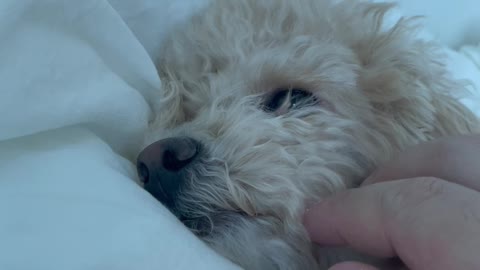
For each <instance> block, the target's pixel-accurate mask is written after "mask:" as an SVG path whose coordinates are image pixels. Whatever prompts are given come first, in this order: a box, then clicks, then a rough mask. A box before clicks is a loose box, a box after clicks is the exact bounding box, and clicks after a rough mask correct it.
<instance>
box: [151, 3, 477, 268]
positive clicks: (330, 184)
mask: <svg viewBox="0 0 480 270" xmlns="http://www.w3.org/2000/svg"><path fill="white" fill-rule="evenodd" d="M390 7H391V5H389V4H373V3H369V2H359V1H350V0H345V1H336V3H334V2H333V1H327V0H297V1H291V0H216V1H213V2H212V3H211V4H210V5H209V6H208V7H207V8H206V9H205V10H203V11H202V12H201V13H199V14H198V15H196V16H194V17H193V18H192V19H191V21H189V22H188V23H186V24H184V25H182V26H181V27H179V28H178V29H176V30H175V31H174V32H173V34H172V36H171V37H170V39H169V40H168V42H167V44H166V45H165V47H164V51H163V53H162V54H161V55H162V58H161V59H159V60H158V62H157V66H158V71H159V74H160V77H161V79H162V82H163V87H164V89H163V92H162V95H163V99H162V106H161V110H160V111H158V112H156V113H157V114H156V115H157V117H156V119H155V121H154V122H153V123H152V128H151V131H150V132H149V134H148V136H147V139H146V142H145V145H148V144H150V143H151V142H153V141H156V140H159V139H163V138H167V137H174V136H189V137H192V138H195V139H196V140H198V141H200V142H201V143H202V145H203V148H202V151H203V152H202V156H201V158H200V159H199V160H198V161H197V162H196V164H195V165H194V166H192V167H190V168H189V174H188V181H189V182H188V187H186V188H184V189H183V190H182V192H181V195H180V197H179V198H178V200H177V201H176V204H175V207H174V208H173V209H171V210H172V212H173V213H175V214H176V215H177V216H179V217H182V220H183V221H184V223H185V224H186V225H187V226H188V227H189V228H190V229H192V231H194V232H195V233H197V234H198V235H199V236H200V237H201V238H202V239H203V240H204V241H205V242H206V243H208V244H209V245H210V246H211V247H212V248H213V249H215V250H216V251H217V252H219V253H220V254H222V255H224V256H225V257H227V258H229V259H230V260H232V261H233V262H235V263H237V264H239V265H240V266H242V267H244V268H246V269H323V268H324V267H325V265H326V264H329V263H330V262H333V261H335V260H337V259H339V260H340V259H341V258H333V257H336V256H333V257H330V256H331V255H332V254H329V256H324V255H322V254H320V258H316V256H314V253H315V252H314V248H313V246H312V244H311V243H310V241H309V238H308V236H307V234H306V232H305V230H304V228H303V226H302V215H303V212H304V208H305V206H306V205H308V204H309V203H311V202H315V201H318V200H320V199H322V198H323V197H325V196H327V195H329V194H331V193H333V192H335V191H339V190H343V189H345V188H349V187H354V186H356V185H358V184H359V183H361V181H362V180H363V179H364V178H365V177H366V176H368V174H369V173H371V172H372V170H373V169H374V168H375V167H376V166H377V165H379V164H380V163H381V162H383V161H385V160H386V159H388V158H390V157H391V156H392V155H394V154H395V153H397V152H398V151H400V150H401V149H403V148H405V147H406V146H409V145H412V144H416V143H420V142H423V141H428V140H432V139H434V138H437V137H441V136H447V135H454V134H465V133H471V132H472V131H474V130H477V128H478V120H477V119H476V118H475V117H474V116H473V114H472V113H471V112H469V111H468V110H467V109H466V108H464V106H462V105H461V104H460V103H459V102H458V101H457V99H456V98H455V97H454V96H453V95H454V94H455V93H460V92H462V91H463V90H465V89H464V87H463V85H462V84H460V83H458V82H456V81H454V80H452V79H451V78H450V76H449V74H447V72H446V70H445V68H444V66H443V65H442V63H441V61H440V60H439V59H441V58H440V56H439V54H438V53H437V48H435V46H434V45H432V44H430V43H428V42H425V41H421V40H419V39H416V38H415V37H414V36H415V35H414V32H415V28H416V25H415V20H413V19H401V20H399V21H398V22H397V23H396V24H395V25H394V26H392V27H386V26H385V25H384V23H383V18H384V15H385V13H386V12H387V11H388V10H389V9H390ZM284 88H285V89H291V88H301V89H305V90H308V91H310V92H311V93H313V95H314V96H315V97H316V99H317V101H318V102H317V103H316V104H315V105H308V106H300V107H299V108H296V109H292V110H288V109H285V110H281V111H278V112H269V111H265V110H263V109H262V102H264V101H265V100H266V99H268V97H269V96H270V95H271V94H272V93H273V91H275V90H276V89H284ZM334 255H335V254H334Z"/></svg>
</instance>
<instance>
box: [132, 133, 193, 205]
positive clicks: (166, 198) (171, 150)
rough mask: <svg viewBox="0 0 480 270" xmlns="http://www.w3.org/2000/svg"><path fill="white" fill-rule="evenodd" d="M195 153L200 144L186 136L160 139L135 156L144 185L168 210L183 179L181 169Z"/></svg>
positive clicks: (184, 174)
mask: <svg viewBox="0 0 480 270" xmlns="http://www.w3.org/2000/svg"><path fill="white" fill-rule="evenodd" d="M199 152H200V143H199V142H198V141H196V140H194V139H192V138H189V137H174V138H168V139H163V140H160V141H157V142H154V143H153V144H151V145H149V146H147V147H146V148H145V149H144V150H143V151H142V152H141V153H140V154H139V155H138V158H137V172H138V176H139V178H140V180H141V181H142V182H143V184H144V188H145V189H146V190H147V191H148V192H149V193H150V194H152V195H153V196H154V197H155V198H156V199H157V200H159V201H160V202H161V203H163V204H164V205H165V206H166V207H168V208H170V209H172V208H173V207H174V206H175V200H176V196H177V195H178V193H179V191H180V190H181V188H182V186H183V185H184V184H185V182H186V181H185V177H186V173H185V169H186V168H188V167H189V166H191V164H192V163H193V162H194V161H195V160H196V158H197V157H198V156H199Z"/></svg>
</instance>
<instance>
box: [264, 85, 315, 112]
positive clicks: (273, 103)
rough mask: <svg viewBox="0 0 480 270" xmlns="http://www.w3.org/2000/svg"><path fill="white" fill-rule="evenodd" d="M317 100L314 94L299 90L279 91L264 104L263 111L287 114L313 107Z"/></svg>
mask: <svg viewBox="0 0 480 270" xmlns="http://www.w3.org/2000/svg"><path fill="white" fill-rule="evenodd" d="M316 102H317V99H316V98H315V97H314V96H313V94H312V93H310V92H308V91H306V90H303V89H298V88H293V89H279V90H276V91H275V92H274V93H273V94H272V95H270V96H269V97H268V98H267V100H266V101H265V102H264V104H263V109H264V110H265V111H267V112H281V113H286V112H288V111H290V110H293V109H296V108H299V107H302V106H306V105H313V104H315V103H316Z"/></svg>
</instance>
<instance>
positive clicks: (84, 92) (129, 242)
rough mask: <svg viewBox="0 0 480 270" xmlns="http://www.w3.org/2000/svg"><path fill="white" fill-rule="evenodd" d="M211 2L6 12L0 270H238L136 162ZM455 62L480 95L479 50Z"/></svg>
mask: <svg viewBox="0 0 480 270" xmlns="http://www.w3.org/2000/svg"><path fill="white" fill-rule="evenodd" d="M203 3H204V1H200V0H177V1H174V0H170V1H169V0H136V1H133V0H110V1H107V0H81V1H61V0H2V1H0V40H1V42H0V59H1V62H0V269H21V270H29V269H32V270H33V269H35V270H43V269H45V270H47V269H48V270H57V269H58V270H60V269H69V270H70V269H72V270H73V269H79V270H80V269H139V270H143V269H236V267H235V266H234V265H233V264H231V263H229V262H227V261H226V260H224V259H223V258H221V257H219V256H217V255H216V254H215V253H214V252H213V251H211V250H210V249H209V248H207V247H206V246H205V245H204V244H203V243H202V242H200V241H199V240H198V239H196V238H195V237H194V236H193V235H192V234H191V233H190V232H188V231H187V230H186V229H185V228H184V227H183V226H181V224H180V223H179V222H178V221H177V220H175V218H174V217H173V216H172V215H171V214H170V213H169V212H168V211H167V210H166V209H164V208H163V207H162V206H161V205H160V204H159V203H158V202H157V201H155V200H154V199H153V198H152V197H151V196H150V195H149V194H148V193H146V192H145V191H143V190H142V189H141V188H139V187H138V185H136V184H135V183H134V179H135V175H136V173H135V168H134V165H133V164H132V163H131V162H130V161H129V160H132V159H134V158H135V155H136V152H135V151H136V149H137V148H138V145H139V144H140V140H141V138H142V133H143V131H144V130H145V128H146V126H147V123H148V120H149V118H150V116H151V110H152V109H154V108H155V107H156V106H158V105H157V103H156V100H157V99H156V96H157V95H158V91H160V89H161V82H160V81H159V78H158V76H157V74H156V71H155V68H154V65H153V63H152V59H155V58H157V57H158V52H159V50H158V48H159V47H160V46H161V41H162V40H163V38H164V35H165V33H166V32H168V30H169V29H170V27H171V26H172V25H173V24H174V23H176V22H179V21H181V20H182V19H184V18H186V17H188V15H189V13H190V12H191V11H192V10H194V9H196V8H199V7H201V6H202V4H203ZM451 55H452V64H451V68H452V70H454V71H455V72H456V74H457V77H459V78H465V77H466V78H470V79H472V80H476V81H477V83H478V85H480V67H479V66H478V59H480V48H476V47H468V48H465V49H464V50H463V51H462V53H457V52H453V51H452V52H451ZM472 59H477V66H476V64H475V62H474V60H472ZM469 101H470V103H471V104H469V105H470V106H472V108H473V107H474V106H479V105H480V103H476V102H472V99H470V100H469ZM479 112H480V109H479Z"/></svg>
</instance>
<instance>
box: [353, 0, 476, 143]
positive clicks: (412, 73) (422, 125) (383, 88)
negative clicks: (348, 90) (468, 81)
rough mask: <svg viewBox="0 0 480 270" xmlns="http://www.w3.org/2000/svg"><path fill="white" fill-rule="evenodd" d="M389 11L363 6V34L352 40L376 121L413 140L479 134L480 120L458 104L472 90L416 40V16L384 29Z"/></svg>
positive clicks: (433, 50)
mask: <svg viewBox="0 0 480 270" xmlns="http://www.w3.org/2000/svg"><path fill="white" fill-rule="evenodd" d="M390 8H391V6H389V5H382V4H363V9H362V8H360V9H357V11H356V12H363V14H362V15H363V16H359V17H360V18H363V19H362V21H361V23H359V24H358V25H359V26H358V27H361V29H364V30H363V31H364V32H363V33H361V34H360V35H358V34H357V35H356V39H355V40H351V41H352V44H353V45H352V48H353V50H354V51H355V52H356V54H357V56H358V58H359V60H360V63H361V65H362V67H361V68H360V71H359V72H360V74H359V84H360V87H361V88H362V90H363V91H364V92H365V94H366V95H367V97H368V98H369V100H370V102H371V105H372V107H373V108H374V110H375V113H376V116H377V120H379V121H384V122H388V121H390V122H392V123H391V124H390V125H391V126H390V127H389V129H391V132H395V133H396V135H398V132H401V134H403V135H404V136H405V137H409V138H410V139H413V140H414V141H423V140H429V139H432V138H435V137H439V136H445V135H455V134H466V133H472V132H478V131H479V119H477V118H476V117H475V116H474V115H473V113H472V112H471V111H470V110H469V109H467V108H466V107H465V106H464V105H462V104H461V103H460V102H459V101H458V97H459V96H460V95H462V94H464V93H467V90H466V88H465V86H464V85H463V84H461V83H460V82H458V81H455V80H453V79H452V78H451V77H450V75H449V74H448V72H447V70H446V68H445V66H444V64H443V63H442V60H441V59H442V55H441V53H440V50H439V48H437V47H436V46H435V45H434V44H433V43H431V42H428V41H425V40H421V39H419V38H416V37H415V36H416V34H417V31H416V29H417V27H418V26H417V25H415V21H416V18H413V19H400V20H399V21H398V22H397V23H396V24H395V25H394V26H393V27H391V28H389V29H385V28H386V27H385V26H384V25H383V24H384V23H383V19H384V15H385V13H386V12H387V11H388V10H389V9H390ZM357 15H358V14H357ZM369 29H370V30H369Z"/></svg>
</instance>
